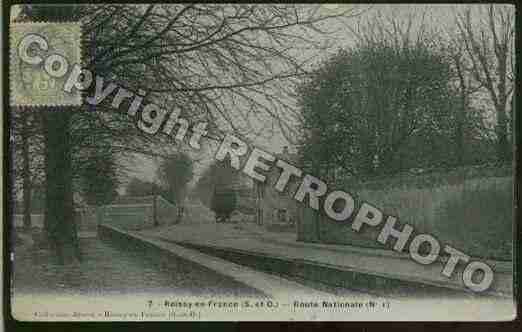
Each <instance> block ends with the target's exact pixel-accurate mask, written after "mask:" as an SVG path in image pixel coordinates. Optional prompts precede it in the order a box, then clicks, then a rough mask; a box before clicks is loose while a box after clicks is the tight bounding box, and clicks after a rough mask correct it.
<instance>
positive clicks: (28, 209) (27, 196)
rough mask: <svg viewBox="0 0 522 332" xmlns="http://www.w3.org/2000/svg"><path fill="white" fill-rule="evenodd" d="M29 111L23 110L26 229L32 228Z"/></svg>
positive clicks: (23, 181) (23, 174) (23, 182)
mask: <svg viewBox="0 0 522 332" xmlns="http://www.w3.org/2000/svg"><path fill="white" fill-rule="evenodd" d="M26 112H27V111H22V164H23V165H22V169H23V171H22V186H23V206H24V218H23V223H24V230H25V231H29V230H30V229H31V226H32V225H31V191H32V190H31V169H30V163H29V128H28V127H29V123H28V121H29V119H28V116H27V113H26Z"/></svg>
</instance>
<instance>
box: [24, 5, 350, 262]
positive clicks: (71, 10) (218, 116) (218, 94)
mask: <svg viewBox="0 0 522 332" xmlns="http://www.w3.org/2000/svg"><path fill="white" fill-rule="evenodd" d="M346 8H347V9H346V10H339V11H336V12H328V11H325V10H324V9H323V8H322V6H321V5H293V4H283V5H266V4H261V5H248V4H227V5H215V4H170V5H162V4H159V5H157V4H151V5H86V6H45V5H40V6H37V5H27V6H26V7H25V10H24V15H25V17H26V18H27V19H28V20H33V21H38V20H40V21H41V20H45V21H56V20H58V21H60V20H62V21H63V20H68V21H70V20H78V21H80V22H82V23H83V27H84V33H85V34H86V35H87V36H88V39H89V40H88V43H87V44H88V48H89V50H88V52H87V63H86V65H87V67H88V68H89V69H91V70H93V71H94V73H96V74H97V75H100V76H103V77H104V78H105V79H106V80H110V81H113V82H115V83H117V84H119V85H120V86H123V87H125V88H127V89H128V90H130V91H133V92H135V93H137V92H139V91H140V90H141V89H144V90H147V92H148V95H147V99H149V100H152V101H154V102H156V103H163V105H164V106H165V107H169V108H178V109H180V110H181V113H182V114H183V115H184V116H185V117H188V118H190V119H192V120H195V119H202V120H206V121H209V122H211V123H214V124H215V126H214V127H213V128H215V129H219V130H218V131H219V132H220V133H221V132H223V131H236V132H237V133H239V134H245V131H244V130H243V129H244V128H245V126H242V125H241V124H239V123H238V122H241V120H243V124H248V123H249V121H255V120H256V119H258V120H259V119H262V120H263V121H266V120H267V119H268V120H272V121H273V122H276V123H277V125H278V126H280V127H281V128H282V131H283V133H285V134H287V136H292V119H294V118H295V117H296V115H297V111H296V108H295V107H294V105H293V104H292V98H293V85H294V83H295V82H296V80H298V79H299V78H300V77H301V76H302V75H304V74H305V73H306V65H307V60H308V59H309V58H311V57H313V56H315V55H316V53H314V52H311V51H313V50H316V51H317V50H321V49H323V47H324V46H325V45H324V43H323V41H324V40H325V39H326V37H327V36H328V33H329V32H330V31H326V30H324V23H326V22H328V21H331V20H336V19H338V20H341V21H342V20H344V19H347V18H350V17H352V16H354V15H358V14H359V13H360V11H356V10H354V9H353V8H349V7H346ZM304 51H307V52H309V53H310V56H309V57H308V58H305V59H301V60H299V55H300V54H302V53H303V52H304ZM94 109H95V110H96V111H98V112H91V115H84V114H81V115H79V114H78V113H79V112H60V113H58V112H50V113H48V114H46V115H45V117H44V121H43V124H44V136H45V143H46V144H45V150H44V151H45V152H44V155H45V173H46V182H47V195H46V201H47V208H46V220H49V222H52V225H53V226H52V227H50V230H49V232H50V233H49V235H50V238H51V239H52V242H53V243H54V244H55V247H56V249H57V255H58V256H59V257H61V256H62V255H63V254H64V253H68V252H70V251H72V250H67V248H66V247H67V246H69V245H70V244H71V243H72V244H73V246H76V245H75V244H74V243H76V244H77V241H76V233H75V227H74V222H73V221H72V220H73V219H72V215H73V214H72V209H73V201H72V193H73V182H72V179H73V176H74V172H73V166H74V158H73V156H74V154H75V151H76V150H78V149H82V148H93V146H94V147H95V146H96V145H97V144H101V143H100V142H104V143H105V144H107V145H108V146H109V147H110V148H111V150H112V151H114V153H119V152H129V151H133V152H136V151H138V152H140V151H147V150H148V147H150V146H151V145H155V144H158V143H160V144H161V143H170V144H172V143H173V140H172V139H170V137H166V138H165V137H164V138H161V137H158V136H155V137H151V136H147V135H145V134H142V133H140V132H139V130H136V128H135V126H134V125H133V119H131V118H129V117H128V116H126V114H122V113H118V112H114V110H111V109H110V106H109V105H107V104H101V105H97V106H96V107H95V108H94ZM91 111H92V109H91ZM92 129H95V130H92ZM76 131H84V132H87V133H88V134H90V135H91V137H96V138H95V139H92V138H89V137H88V136H89V135H86V136H84V139H81V140H78V139H76V136H75V134H74V133H75V132H76ZM98 138H99V139H98ZM94 141H95V142H96V143H94Z"/></svg>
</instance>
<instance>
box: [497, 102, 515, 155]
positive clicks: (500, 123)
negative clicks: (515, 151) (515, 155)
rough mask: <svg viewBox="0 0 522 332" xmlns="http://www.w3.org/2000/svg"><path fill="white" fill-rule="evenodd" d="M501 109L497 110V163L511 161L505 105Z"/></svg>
mask: <svg viewBox="0 0 522 332" xmlns="http://www.w3.org/2000/svg"><path fill="white" fill-rule="evenodd" d="M503 105H504V106H503V107H501V106H499V107H498V109H497V127H496V134H497V157H498V160H499V161H508V160H510V159H511V149H510V146H509V139H508V135H507V115H506V107H505V103H503Z"/></svg>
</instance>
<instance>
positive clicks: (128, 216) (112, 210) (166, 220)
mask: <svg viewBox="0 0 522 332" xmlns="http://www.w3.org/2000/svg"><path fill="white" fill-rule="evenodd" d="M98 214H99V215H98V220H99V221H98V222H99V223H103V224H110V225H114V226H117V227H121V228H123V229H128V230H139V229H144V228H151V227H155V226H160V225H167V224H173V223H174V222H175V221H176V220H177V209H176V206H175V205H174V204H172V203H170V202H169V201H167V200H166V199H164V198H163V197H161V196H156V195H151V196H142V197H129V196H123V197H119V198H118V199H116V200H115V201H114V202H113V204H109V205H105V206H102V207H100V208H99V211H98Z"/></svg>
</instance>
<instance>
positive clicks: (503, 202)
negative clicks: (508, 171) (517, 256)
mask: <svg viewBox="0 0 522 332" xmlns="http://www.w3.org/2000/svg"><path fill="white" fill-rule="evenodd" d="M512 185H513V183H512V181H511V179H509V178H508V179H505V178H504V179H501V178H497V179H496V181H491V179H490V181H475V182H473V183H467V184H466V185H464V188H463V190H461V191H460V193H459V195H456V197H453V198H452V199H448V200H446V201H444V202H443V203H442V204H441V205H440V206H439V208H438V210H437V211H436V218H437V222H436V224H435V225H436V227H437V231H438V233H440V234H444V236H445V237H447V238H448V240H449V241H450V242H451V243H450V244H452V245H454V246H455V247H457V248H459V249H461V250H464V249H465V250H467V251H468V252H467V253H468V254H471V255H473V256H478V257H487V258H497V259H505V260H510V259H511V258H512V257H511V256H512V246H513V243H512V239H513V188H512Z"/></svg>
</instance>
